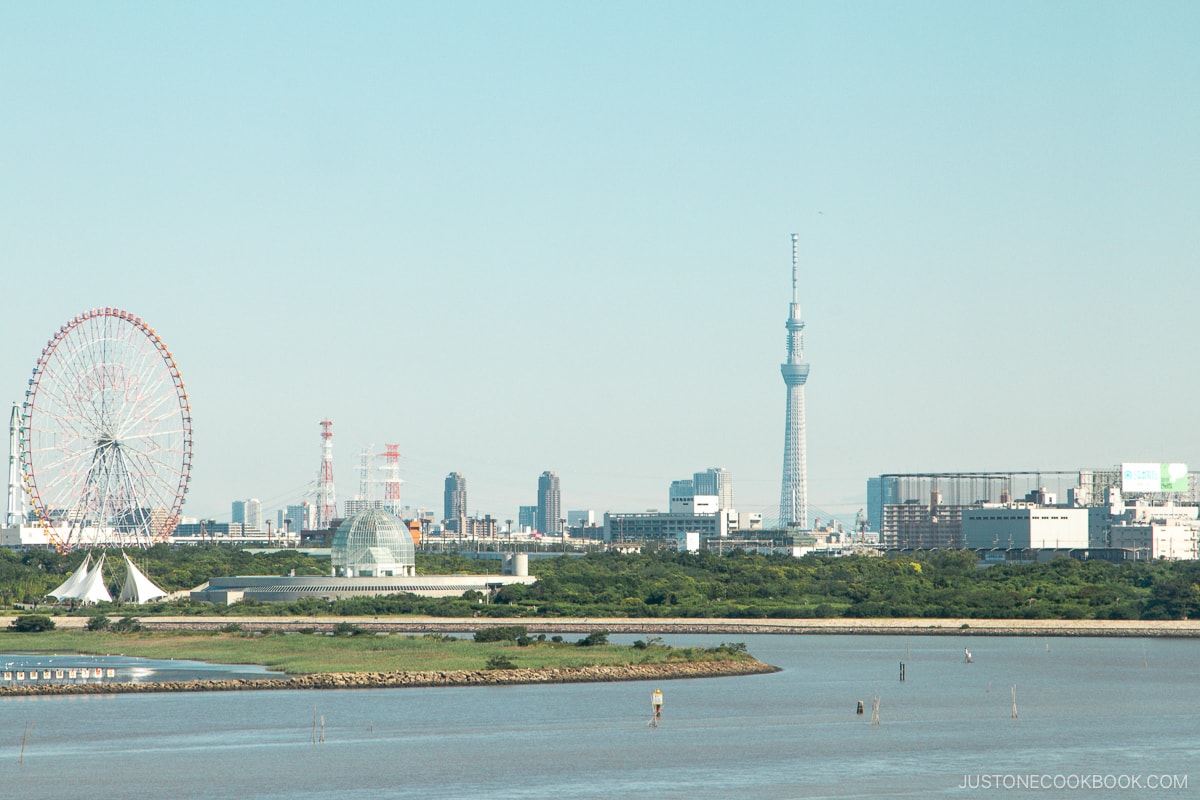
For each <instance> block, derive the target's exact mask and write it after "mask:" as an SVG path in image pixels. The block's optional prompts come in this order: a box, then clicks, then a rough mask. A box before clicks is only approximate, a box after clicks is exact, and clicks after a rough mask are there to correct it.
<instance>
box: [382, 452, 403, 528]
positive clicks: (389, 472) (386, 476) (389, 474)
mask: <svg viewBox="0 0 1200 800" xmlns="http://www.w3.org/2000/svg"><path fill="white" fill-rule="evenodd" d="M383 449H384V452H382V453H380V454H379V457H380V458H382V459H383V466H381V467H380V468H379V471H380V472H382V473H383V510H384V511H387V512H388V513H389V514H397V515H398V514H399V513H400V484H401V483H403V481H401V480H400V445H398V444H385V445H384V446H383Z"/></svg>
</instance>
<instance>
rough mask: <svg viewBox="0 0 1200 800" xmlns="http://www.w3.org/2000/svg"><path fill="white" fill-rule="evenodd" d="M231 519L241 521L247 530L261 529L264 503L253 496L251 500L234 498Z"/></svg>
mask: <svg viewBox="0 0 1200 800" xmlns="http://www.w3.org/2000/svg"><path fill="white" fill-rule="evenodd" d="M229 519H230V521H231V522H240V523H241V524H242V526H243V527H244V528H245V529H246V530H251V531H261V530H262V527H263V524H262V503H261V502H260V501H258V500H257V499H255V498H253V497H252V498H250V499H249V500H234V501H233V508H232V513H231V514H230V517H229Z"/></svg>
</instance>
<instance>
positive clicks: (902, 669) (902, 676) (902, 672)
mask: <svg viewBox="0 0 1200 800" xmlns="http://www.w3.org/2000/svg"><path fill="white" fill-rule="evenodd" d="M900 682H901V683H904V662H903V661H901V662H900Z"/></svg>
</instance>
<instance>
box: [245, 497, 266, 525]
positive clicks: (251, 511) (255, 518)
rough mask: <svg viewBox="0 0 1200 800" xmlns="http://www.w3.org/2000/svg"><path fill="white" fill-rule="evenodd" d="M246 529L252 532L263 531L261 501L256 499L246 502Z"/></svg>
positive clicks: (252, 498)
mask: <svg viewBox="0 0 1200 800" xmlns="http://www.w3.org/2000/svg"><path fill="white" fill-rule="evenodd" d="M246 527H247V528H248V529H249V530H252V531H261V530H262V529H263V515H262V501H261V500H259V499H258V498H257V497H251V498H250V499H248V500H247V501H246Z"/></svg>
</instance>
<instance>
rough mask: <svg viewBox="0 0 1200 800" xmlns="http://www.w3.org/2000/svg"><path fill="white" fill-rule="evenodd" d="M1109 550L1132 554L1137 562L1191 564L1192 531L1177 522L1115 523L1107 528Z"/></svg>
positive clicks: (1193, 536) (1192, 529)
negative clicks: (1159, 561)
mask: <svg viewBox="0 0 1200 800" xmlns="http://www.w3.org/2000/svg"><path fill="white" fill-rule="evenodd" d="M1109 537H1110V540H1111V542H1112V545H1111V546H1112V547H1121V548H1124V549H1126V550H1132V551H1134V553H1135V554H1136V556H1135V557H1136V558H1137V559H1139V560H1153V559H1158V558H1162V559H1166V560H1168V561H1181V560H1194V559H1195V558H1196V557H1197V553H1196V528H1195V527H1193V526H1191V525H1185V524H1180V523H1179V522H1177V521H1162V522H1148V523H1127V522H1123V523H1119V524H1116V525H1113V526H1112V527H1111V528H1109Z"/></svg>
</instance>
